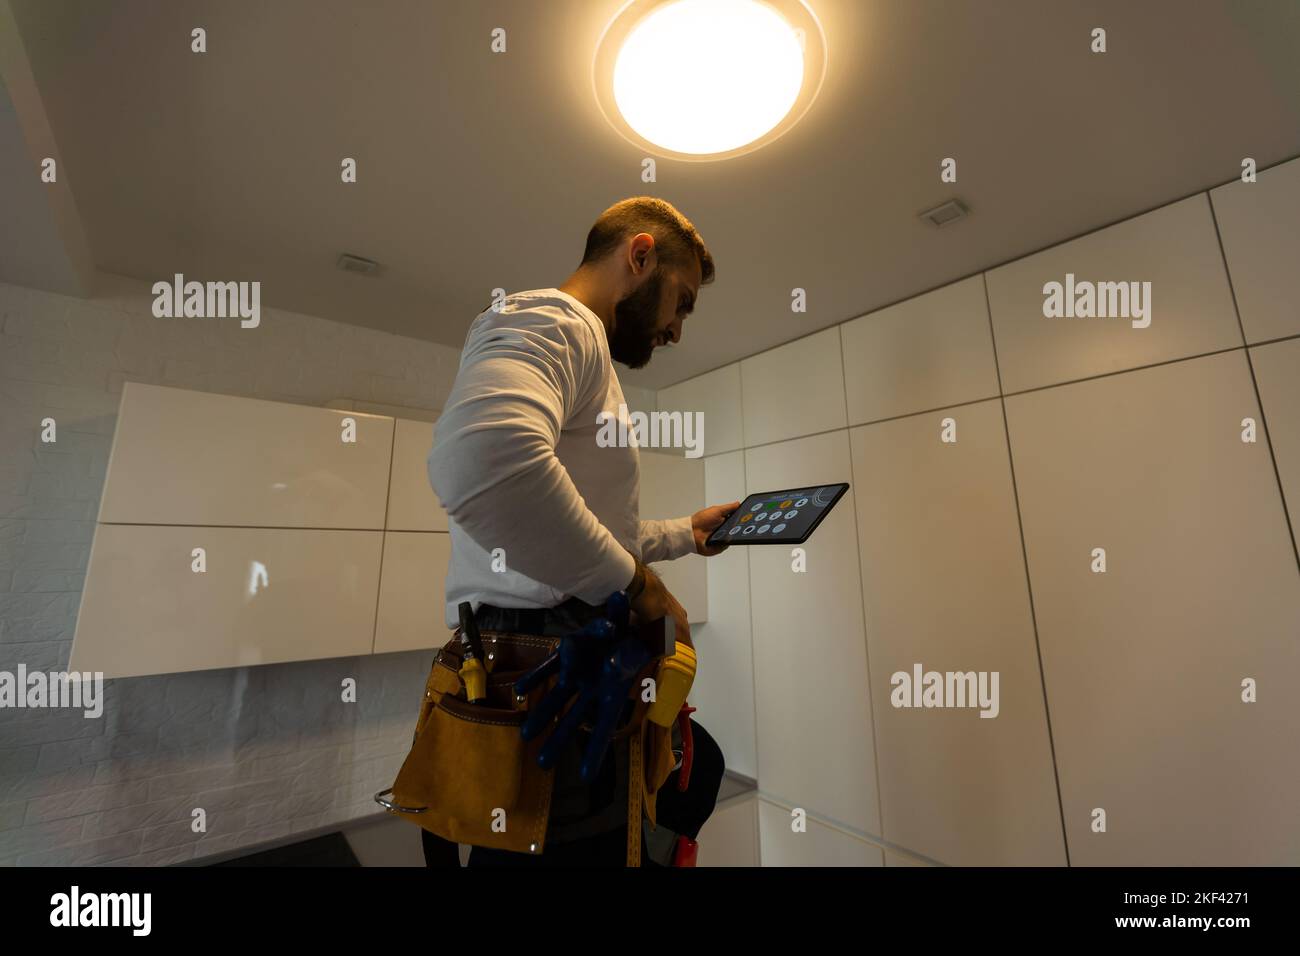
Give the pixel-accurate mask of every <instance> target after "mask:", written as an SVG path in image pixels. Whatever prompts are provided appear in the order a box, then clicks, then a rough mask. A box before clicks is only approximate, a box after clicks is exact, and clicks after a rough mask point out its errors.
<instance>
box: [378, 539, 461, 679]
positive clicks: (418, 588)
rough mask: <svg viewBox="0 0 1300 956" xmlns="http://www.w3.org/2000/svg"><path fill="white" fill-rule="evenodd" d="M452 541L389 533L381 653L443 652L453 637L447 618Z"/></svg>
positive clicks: (381, 592)
mask: <svg viewBox="0 0 1300 956" xmlns="http://www.w3.org/2000/svg"><path fill="white" fill-rule="evenodd" d="M450 560H451V536H450V535H447V534H444V533H441V532H438V531H389V532H388V533H387V534H385V535H384V565H383V573H382V574H381V576H380V582H379V615H378V617H377V618H376V620H375V653H376V654H387V653H389V652H391V651H411V650H421V649H425V648H434V647H442V645H443V644H445V643H447V641H448V639H449V638H450V637H451V632H450V631H449V630H447V625H446V622H445V619H444V613H445V609H446V605H447V594H446V585H447V564H448V562H449V561H450Z"/></svg>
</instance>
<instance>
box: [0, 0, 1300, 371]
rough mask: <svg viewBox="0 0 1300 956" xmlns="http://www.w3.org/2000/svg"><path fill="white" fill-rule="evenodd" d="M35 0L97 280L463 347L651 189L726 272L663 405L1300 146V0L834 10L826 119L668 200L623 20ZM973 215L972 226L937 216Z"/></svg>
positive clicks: (458, 4)
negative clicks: (357, 259) (348, 260)
mask: <svg viewBox="0 0 1300 956" xmlns="http://www.w3.org/2000/svg"><path fill="white" fill-rule="evenodd" d="M3 2H4V0H0V3H3ZM10 2H11V5H12V9H13V13H14V17H15V19H16V21H17V23H18V25H19V28H20V32H21V36H22V40H23V43H24V45H25V47H26V54H27V57H28V58H29V59H30V63H31V72H32V75H33V76H34V77H35V80H36V85H37V87H38V88H39V91H40V100H41V102H42V103H43V108H44V110H45V112H46V113H47V115H48V122H49V125H50V128H51V129H52V130H53V134H54V136H55V138H56V139H57V143H58V149H59V151H60V153H61V155H62V158H63V168H64V170H65V171H66V177H67V184H68V185H69V186H70V187H71V190H72V194H73V195H74V196H75V199H76V209H77V210H78V212H79V213H80V216H81V224H82V228H83V229H84V233H85V236H86V238H87V240H88V241H89V246H90V250H91V252H92V254H93V258H94V265H95V267H96V268H98V269H99V270H101V271H105V272H113V273H120V274H123V275H128V276H133V277H136V278H140V279H146V280H149V281H152V280H155V279H158V278H164V277H169V276H171V275H172V274H173V273H174V272H182V273H184V274H186V275H187V276H189V277H193V278H199V279H209V278H220V279H227V280H228V279H258V280H261V282H262V297H263V302H264V304H266V305H268V306H272V307H279V308H285V309H291V310H296V311H301V312H308V313H312V314H316V315H321V316H325V317H328V318H331V319H336V320H339V321H344V322H352V323H356V324H359V325H365V326H370V327H373V328H377V329H384V330H387V331H391V332H396V333H400V334H403V335H412V336H417V337H421V338H427V339H432V340H434V341H438V342H443V343H446V344H449V345H455V346H460V345H461V344H462V342H463V339H464V334H465V329H466V327H467V326H468V324H469V322H470V320H471V319H472V318H473V317H474V315H475V314H477V312H478V311H480V310H481V309H482V308H483V307H484V306H486V305H487V304H488V300H489V297H490V290H491V289H493V288H494V287H497V286H500V287H503V288H505V289H507V290H516V289H524V288H534V287H538V286H551V285H555V284H558V283H559V282H561V281H562V280H563V279H564V278H565V277H566V276H567V275H568V274H569V272H570V271H571V270H572V269H573V267H574V266H575V265H576V264H577V261H578V259H579V257H580V254H581V251H582V244H583V240H584V238H585V235H586V230H587V228H588V227H589V226H590V224H591V221H592V220H593V219H594V217H595V216H596V215H597V214H598V213H599V212H600V211H601V210H602V209H603V208H604V207H605V206H606V205H608V204H609V203H611V202H613V201H615V200H617V199H620V198H623V197H625V196H629V195H637V194H643V193H650V194H653V195H659V196H663V197H664V198H667V199H669V200H670V201H672V202H673V203H675V204H676V205H677V206H678V207H679V208H680V209H681V210H682V211H683V212H684V213H685V214H686V215H687V216H688V217H690V218H691V219H692V220H693V221H694V222H695V224H696V225H697V226H698V227H699V229H700V231H701V233H702V234H703V236H704V238H705V240H706V242H707V243H708V244H709V246H710V248H711V249H712V251H713V253H714V256H715V258H716V260H717V267H718V279H717V282H716V283H715V284H714V285H713V286H711V287H707V288H706V289H705V290H704V292H703V294H702V295H701V297H700V304H699V307H698V308H697V309H696V312H695V314H694V315H693V316H692V317H691V318H690V319H689V320H688V321H687V323H686V326H685V334H684V338H683V341H682V343H681V344H680V345H679V346H677V347H676V348H673V349H661V350H659V352H658V353H657V354H656V357H655V359H654V361H653V362H652V363H651V365H650V366H649V367H647V368H646V369H645V370H643V371H641V372H626V371H621V372H620V375H621V377H622V378H623V379H624V381H625V382H626V383H627V384H632V385H639V386H645V387H661V386H664V385H667V384H671V383H673V382H677V381H680V380H682V379H684V378H687V377H690V376H691V375H694V374H697V373H699V372H703V371H706V370H708V369H711V368H716V367H718V366H720V365H723V364H726V363H727V362H730V361H733V360H735V359H737V358H739V357H742V356H746V355H751V354H754V353H755V352H759V351H762V350H763V349H765V348H769V347H771V346H773V345H776V344H779V343H781V342H785V341H789V340H790V339H794V338H798V337H799V336H802V335H805V334H807V333H809V332H813V331H816V330H817V329H820V328H824V327H826V326H828V325H832V324H834V323H837V322H841V321H843V320H845V319H848V318H851V317H853V316H856V315H861V314H863V313H865V312H869V311H872V310H874V309H876V308H879V307H881V306H883V305H886V304H889V303H891V302H895V301H898V300H899V299H903V298H907V297H909V296H912V295H915V294H916V293H918V292H922V291H924V290H926V289H930V288H934V287H936V286H938V285H942V284H944V283H946V282H949V281H951V280H954V279H957V278H960V277H962V276H965V275H968V274H971V273H973V272H977V271H979V270H981V269H984V268H987V267H989V266H992V265H995V264H998V263H1001V262H1004V261H1006V260H1008V259H1012V258H1015V257H1017V256H1020V255H1023V254H1025V253H1027V252H1030V251H1033V250H1035V249H1039V248H1042V247H1044V246H1046V245H1050V244H1052V243H1055V242H1058V241H1061V240H1063V239H1066V238H1069V237H1071V236H1074V235H1077V234H1079V233H1082V232H1086V231H1088V230H1090V229H1094V228H1097V227H1099V226H1102V225H1104V224H1106V223H1109V222H1113V221H1115V220H1118V219H1122V218H1124V217H1126V216H1129V215H1133V214H1135V213H1137V212H1141V211H1143V210H1146V209H1149V208H1152V207H1154V206H1157V205H1161V204H1163V203H1165V202H1168V201H1171V200H1174V199H1177V198H1180V197H1182V196H1185V195H1188V194H1190V193H1193V192H1196V191H1198V190H1201V189H1205V188H1207V187H1209V186H1213V185H1217V184H1219V183H1222V182H1225V181H1227V180H1230V179H1232V178H1233V177H1234V176H1236V175H1237V173H1238V170H1239V168H1240V162H1241V159H1242V157H1243V156H1252V157H1254V158H1255V159H1256V160H1257V161H1258V162H1259V164H1260V165H1261V167H1262V166H1267V165H1270V164H1272V163H1276V162H1278V161H1281V160H1283V159H1286V158H1290V157H1292V156H1295V155H1297V154H1300V55H1297V51H1298V50H1300V3H1296V2H1295V0H1258V2H1253V3H1249V4H1247V3H1240V2H1234V0H1196V2H1191V0H1144V2H1141V3H1134V2H1132V0H1095V2H1086V3H1084V2H1064V0H809V3H810V5H811V6H812V7H813V9H814V10H815V11H816V13H817V14H818V16H819V17H820V18H821V21H822V24H823V26H824V28H825V31H826V34H827V39H828V45H829V67H828V72H827V77H826V85H825V86H824V88H823V90H822V93H821V95H820V97H819V98H818V100H817V102H816V103H814V105H813V107H812V110H811V111H810V112H809V114H808V115H807V116H806V117H805V118H804V119H803V120H802V122H801V123H800V124H799V125H798V126H797V127H796V128H795V129H794V130H793V131H792V132H790V133H789V134H787V135H786V136H784V137H783V138H781V139H780V140H778V141H777V142H775V143H773V144H771V145H769V146H767V147H765V148H763V149H760V150H758V151H756V152H754V153H751V154H748V155H745V156H742V157H739V158H736V159H732V160H728V161H725V162H722V163H678V162H672V161H669V160H661V161H659V163H658V182H657V183H654V184H648V185H647V184H643V183H642V182H641V179H640V173H641V165H640V161H641V159H642V156H641V154H640V153H638V152H637V151H636V149H635V148H634V147H632V146H631V145H630V144H628V143H627V142H625V141H624V140H623V139H622V138H621V137H620V136H619V135H618V134H616V133H615V132H614V131H613V130H612V129H611V128H610V127H609V126H608V124H607V123H606V122H605V120H604V119H603V118H602V117H601V115H600V113H599V111H598V109H597V107H596V104H595V100H594V96H593V94H592V90H591V82H590V64H591V59H592V51H593V49H594V44H595V42H596V40H597V38H598V37H599V35H600V32H601V30H602V29H603V28H604V26H605V24H606V23H607V22H608V20H609V19H610V18H611V17H612V16H613V14H614V12H615V11H616V10H617V9H618V8H619V6H621V0H546V2H540V0H512V2H506V0H483V2H469V0H445V2H430V0H409V2H405V0H383V2H374V0H371V2H364V3H363V2H360V0H266V2H259V3H229V2H220V0H168V2H164V0H152V2H149V0H80V2H77V0H10ZM195 26H203V27H205V28H206V29H207V34H208V50H209V52H208V53H207V54H206V55H203V56H198V55H194V54H191V53H190V52H189V33H190V30H191V29H192V28H193V27H195ZM1096 26H1102V27H1105V28H1106V29H1107V31H1108V37H1109V52H1108V53H1106V54H1104V55H1094V54H1092V53H1090V52H1089V33H1090V31H1091V29H1092V28H1093V27H1096ZM494 27H504V28H505V29H506V30H507V36H508V52H507V53H505V54H504V55H494V54H493V53H491V52H490V49H489V42H490V31H491V30H492V29H493V28H494ZM346 156H351V157H355V158H356V159H357V160H358V163H359V174H360V182H359V183H358V184H356V185H343V184H341V183H340V181H339V163H340V160H341V159H342V158H343V157H346ZM948 156H952V157H955V158H956V159H957V161H958V174H959V179H958V183H957V184H956V185H955V186H953V185H945V184H942V183H940V182H939V180H938V168H939V167H938V164H939V161H940V160H941V159H942V158H944V157H948ZM9 182H10V180H9V178H8V177H6V180H5V182H4V183H0V199H3V201H4V204H5V205H6V206H9V205H10V199H11V194H10V189H11V188H13V187H12V186H11V185H9ZM953 197H960V198H961V199H962V200H964V201H965V202H966V203H967V204H968V205H969V207H970V208H971V211H972V214H971V217H970V218H969V219H968V220H966V221H963V222H960V223H957V224H955V225H953V226H950V227H948V228H945V229H942V230H936V229H934V228H933V227H929V226H925V225H923V224H921V223H920V222H918V221H917V219H916V215H917V213H918V212H920V211H922V210H923V209H926V208H928V207H931V206H934V205H937V204H939V203H940V202H943V201H944V200H947V199H949V198H953ZM6 229H7V230H10V229H12V227H11V226H8V225H7V226H6ZM3 248H5V247H4V246H0V249H3ZM342 252H350V253H354V254H356V255H360V256H365V257H368V258H371V259H376V260H379V261H380V262H382V263H383V264H384V265H385V266H386V269H387V271H386V274H385V275H384V276H382V277H380V278H365V277H360V276H356V275H351V274H347V273H343V272H340V271H338V270H337V269H336V268H335V265H334V263H335V260H336V259H337V258H338V256H339V254H340V253H342ZM12 272H13V270H12V269H10V270H9V271H8V272H7V274H10V275H11V274H12ZM31 284H39V282H36V281H32V282H31ZM796 286H798V287H802V288H805V289H807V290H808V303H809V309H808V312H807V314H803V315H795V314H792V313H791V312H790V307H789V302H790V290H791V289H792V288H794V287H796Z"/></svg>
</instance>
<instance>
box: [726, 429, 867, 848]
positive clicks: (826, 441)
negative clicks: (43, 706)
mask: <svg viewBox="0 0 1300 956" xmlns="http://www.w3.org/2000/svg"><path fill="white" fill-rule="evenodd" d="M849 473H850V464H849V436H848V433H847V432H845V431H836V432H828V433H827V434H824V435H814V436H812V437H809V438H800V439H795V440H794V441H787V442H778V443H776V444H773V445H766V446H764V447H762V448H751V449H748V450H747V451H746V452H745V475H746V478H747V483H748V485H749V489H750V490H751V491H754V492H761V491H780V490H782V489H785V488H797V487H799V486H801V485H812V484H829V483H831V482H836V481H847V480H849ZM734 547H740V545H735V546H734ZM799 547H800V548H802V549H803V552H804V554H805V556H806V570H804V571H796V570H795V567H796V565H795V557H794V556H792V552H793V549H792V548H789V547H785V546H776V545H762V546H759V545H755V546H751V547H749V589H750V604H751V607H752V609H753V634H754V684H755V703H756V709H757V712H758V720H757V724H758V782H759V787H760V788H761V789H762V791H763V792H764V793H766V794H770V795H771V796H772V797H773V798H775V799H779V800H783V801H786V802H788V803H790V804H791V805H792V806H802V807H805V808H807V809H808V810H810V811H812V812H816V813H819V814H821V815H823V816H825V817H827V818H829V819H832V820H838V821H841V822H843V823H844V824H845V825H846V826H848V827H849V828H851V829H855V830H860V831H862V832H864V833H873V834H879V833H880V813H879V809H878V804H877V792H876V772H875V755H874V751H873V747H872V729H871V688H872V684H871V681H870V679H869V677H868V672H867V643H866V637H865V636H864V634H863V627H862V600H861V593H862V591H861V588H862V584H861V579H860V578H859V573H858V542H857V528H856V523H855V520H854V491H853V489H850V490H849V491H848V492H847V493H846V494H845V495H844V496H843V497H842V498H841V499H840V501H839V502H838V503H837V504H836V506H835V509H834V510H833V511H832V512H831V513H830V514H829V515H828V516H827V517H826V518H825V520H823V521H822V523H821V524H820V525H819V526H818V528H817V530H816V531H815V532H814V533H813V535H812V537H811V538H809V539H808V541H807V542H806V543H805V544H803V545H800V546H799Z"/></svg>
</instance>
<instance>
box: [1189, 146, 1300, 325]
mask: <svg viewBox="0 0 1300 956" xmlns="http://www.w3.org/2000/svg"><path fill="white" fill-rule="evenodd" d="M1210 199H1211V201H1212V202H1213V203H1214V215H1215V218H1216V219H1217V220H1218V223H1219V235H1220V236H1221V237H1222V239H1223V254H1224V256H1226V257H1227V260H1228V272H1229V273H1230V274H1231V275H1232V290H1233V292H1235V293H1236V295H1237V308H1238V309H1240V310H1241V325H1242V328H1243V329H1245V332H1246V341H1247V342H1251V343H1254V342H1266V341H1268V340H1269V339H1279V338H1282V337H1283V336H1285V335H1297V334H1300V269H1298V268H1296V264H1297V263H1300V159H1293V160H1291V161H1290V162H1289V163H1282V164H1281V165H1279V166H1274V167H1273V168H1271V169H1266V170H1264V171H1263V172H1262V173H1259V174H1258V177H1257V181H1256V182H1253V183H1243V182H1240V181H1238V182H1234V183H1229V184H1228V185H1226V186H1220V187H1219V188H1218V189H1214V190H1211V192H1210Z"/></svg>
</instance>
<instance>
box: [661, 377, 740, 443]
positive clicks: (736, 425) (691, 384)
mask: <svg viewBox="0 0 1300 956" xmlns="http://www.w3.org/2000/svg"><path fill="white" fill-rule="evenodd" d="M658 405H659V410H660V411H667V412H681V413H682V414H684V415H692V414H695V413H697V412H698V413H699V414H700V415H701V416H702V419H703V424H704V447H703V451H702V454H705V455H717V454H721V453H722V452H728V451H735V450H736V449H738V448H740V447H741V446H742V445H743V444H744V441H745V437H744V428H743V425H742V422H741V403H740V363H739V362H733V363H732V364H731V365H726V366H723V367H722V368H720V369H715V370H713V371H712V372H706V373H705V374H703V375H698V376H696V377H695V378H692V379H687V380H686V381H685V382H679V383H678V384H676V385H671V386H669V387H668V388H665V389H661V390H660V392H659V402H658Z"/></svg>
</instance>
